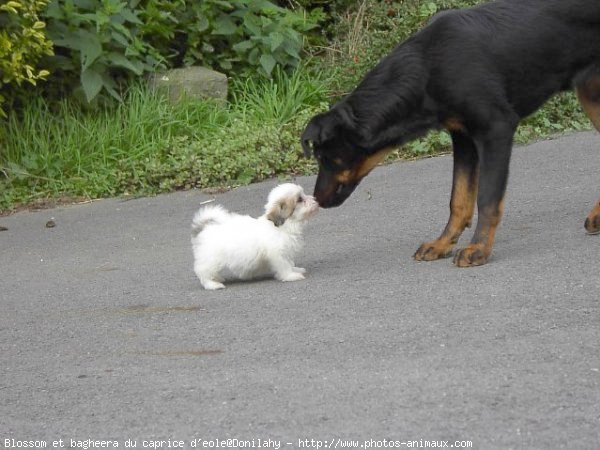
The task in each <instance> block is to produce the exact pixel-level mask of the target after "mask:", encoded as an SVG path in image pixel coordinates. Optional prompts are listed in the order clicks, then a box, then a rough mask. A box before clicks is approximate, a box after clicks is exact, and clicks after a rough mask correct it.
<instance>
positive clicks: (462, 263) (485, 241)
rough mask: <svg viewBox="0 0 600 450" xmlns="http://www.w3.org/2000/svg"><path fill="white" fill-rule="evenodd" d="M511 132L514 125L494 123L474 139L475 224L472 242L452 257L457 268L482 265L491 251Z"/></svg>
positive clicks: (501, 200) (506, 168) (502, 203)
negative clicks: (476, 162) (476, 166)
mask: <svg viewBox="0 0 600 450" xmlns="http://www.w3.org/2000/svg"><path fill="white" fill-rule="evenodd" d="M514 131H515V127H513V126H508V125H506V126H504V125H502V126H498V125H496V127H495V128H494V130H492V131H490V132H488V133H486V134H484V135H483V136H481V137H476V138H475V142H476V144H477V152H478V155H479V191H478V193H477V211H478V219H477V227H476V228H475V233H474V235H473V238H472V239H471V243H470V244H469V245H468V246H467V247H465V248H463V249H462V250H459V251H458V252H457V253H456V255H455V256H454V264H456V265H457V266H458V267H472V266H480V265H483V264H485V263H486V262H487V261H488V259H489V257H490V255H491V254H492V247H493V245H494V236H495V234H496V228H497V227H498V224H499V223H500V220H501V218H502V213H503V211H504V194H505V192H506V184H507V181H508V171H509V165H510V156H511V152H512V142H513V135H514Z"/></svg>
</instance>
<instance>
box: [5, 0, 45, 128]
mask: <svg viewBox="0 0 600 450" xmlns="http://www.w3.org/2000/svg"><path fill="white" fill-rule="evenodd" d="M46 4H47V0H11V1H8V2H6V3H3V4H2V5H0V117H2V116H5V115H6V114H5V112H4V111H3V109H2V104H3V103H4V102H5V100H6V97H5V96H4V95H5V94H6V92H5V90H7V88H9V87H10V88H11V90H12V91H13V94H14V91H15V87H16V88H19V87H20V86H22V84H23V83H24V82H26V83H29V84H31V85H34V86H35V84H36V82H37V81H38V80H44V79H45V78H46V77H47V76H48V75H49V72H48V71H47V70H45V69H38V68H36V66H37V65H38V61H39V60H40V58H41V57H42V56H44V55H51V54H52V43H51V42H50V41H49V40H48V39H47V38H46V36H45V34H44V28H45V26H46V24H45V23H44V22H43V21H41V20H40V18H39V13H40V11H41V10H42V9H43V8H44V7H45V6H46ZM3 92H4V94H3Z"/></svg>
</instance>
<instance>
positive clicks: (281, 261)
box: [270, 256, 304, 281]
mask: <svg viewBox="0 0 600 450" xmlns="http://www.w3.org/2000/svg"><path fill="white" fill-rule="evenodd" d="M270 264H271V268H272V269H273V273H274V274H275V278H276V279H277V280H279V281H300V280H304V275H303V274H302V272H299V271H296V270H294V269H296V268H295V267H294V264H293V263H292V262H291V261H289V260H287V259H285V258H282V257H281V256H272V257H271V260H270Z"/></svg>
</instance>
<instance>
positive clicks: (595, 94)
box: [577, 76, 600, 131]
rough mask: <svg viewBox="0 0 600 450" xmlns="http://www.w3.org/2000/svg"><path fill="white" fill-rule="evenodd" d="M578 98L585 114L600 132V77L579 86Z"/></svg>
mask: <svg viewBox="0 0 600 450" xmlns="http://www.w3.org/2000/svg"><path fill="white" fill-rule="evenodd" d="M577 97H578V98H579V103H581V106H582V107H583V110H584V111H585V113H586V114H587V115H588V117H589V118H590V120H591V121H592V123H593V124H594V126H595V127H596V129H597V130H598V131H600V76H595V77H592V78H590V79H588V80H587V81H586V82H585V83H582V84H581V85H579V86H577Z"/></svg>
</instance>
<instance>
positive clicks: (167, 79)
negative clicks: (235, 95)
mask: <svg viewBox="0 0 600 450" xmlns="http://www.w3.org/2000/svg"><path fill="white" fill-rule="evenodd" d="M150 86H151V87H152V88H153V89H155V90H156V91H158V92H160V93H164V94H165V95H167V96H168V99H169V101H170V102H171V103H177V102H178V101H179V100H181V99H182V98H184V97H187V98H215V99H218V100H221V101H223V102H225V101H226V100H227V76H226V75H224V74H222V73H219V72H215V71H214V70H211V69H207V68H206V67H197V66H193V67H185V68H183V69H173V70H169V71H168V72H164V73H156V74H154V75H153V76H152V77H151V78H150Z"/></svg>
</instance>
